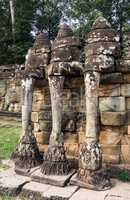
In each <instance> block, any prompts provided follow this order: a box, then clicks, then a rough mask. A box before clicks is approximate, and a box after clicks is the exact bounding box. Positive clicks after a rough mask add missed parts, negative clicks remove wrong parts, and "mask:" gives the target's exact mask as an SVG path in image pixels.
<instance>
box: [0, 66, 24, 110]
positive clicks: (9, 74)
mask: <svg viewBox="0 0 130 200" xmlns="http://www.w3.org/2000/svg"><path fill="white" fill-rule="evenodd" d="M19 68H20V66H17V65H10V66H0V111H9V112H14V113H20V112H21V78H20V77H19V76H16V75H17V74H18V69H19Z"/></svg>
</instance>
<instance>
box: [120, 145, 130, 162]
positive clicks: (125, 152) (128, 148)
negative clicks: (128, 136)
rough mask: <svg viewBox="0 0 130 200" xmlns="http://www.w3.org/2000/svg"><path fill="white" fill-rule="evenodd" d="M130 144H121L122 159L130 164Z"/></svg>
mask: <svg viewBox="0 0 130 200" xmlns="http://www.w3.org/2000/svg"><path fill="white" fill-rule="evenodd" d="M129 154H130V144H128V145H121V160H122V163H124V162H125V163H129V164H130V156H129Z"/></svg>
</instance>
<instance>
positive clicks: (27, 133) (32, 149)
mask: <svg viewBox="0 0 130 200" xmlns="http://www.w3.org/2000/svg"><path fill="white" fill-rule="evenodd" d="M34 81H35V80H34V79H33V78H32V77H27V78H25V80H23V81H22V135H21V138H20V141H19V144H18V147H17V148H16V151H15V152H14V153H13V155H12V158H13V159H14V160H15V170H16V171H17V168H25V169H28V170H29V169H30V168H32V167H35V166H37V165H38V164H40V163H41V161H42V157H41V155H40V154H39V150H38V147H37V144H36V139H35V136H34V134H33V132H32V125H31V112H32V101H33V91H34Z"/></svg>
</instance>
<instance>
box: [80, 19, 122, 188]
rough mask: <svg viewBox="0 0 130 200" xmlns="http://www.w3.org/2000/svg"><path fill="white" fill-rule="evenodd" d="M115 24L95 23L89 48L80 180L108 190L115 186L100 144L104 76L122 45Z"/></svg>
mask: <svg viewBox="0 0 130 200" xmlns="http://www.w3.org/2000/svg"><path fill="white" fill-rule="evenodd" d="M116 40H117V37H116V35H115V32H114V31H113V29H112V28H111V25H110V24H109V23H108V22H107V20H106V19H104V18H103V17H99V18H98V19H97V20H96V21H95V22H94V24H93V26H92V30H91V32H90V33H89V35H88V44H87V45H86V48H85V69H84V71H85V72H84V81H85V93H86V120H87V122H86V140H85V142H84V144H83V145H82V147H81V150H80V161H79V171H78V178H79V180H80V181H81V182H82V183H83V184H84V185H85V187H87V188H90V189H94V190H106V189H109V188H110V187H111V183H110V178H109V173H108V171H107V170H106V169H104V168H102V153H101V149H100V145H99V144H98V134H99V102H98V91H99V82H100V74H101V73H102V72H105V73H106V72H111V71H113V70H114V67H115V61H114V59H115V57H116V56H117V54H118V52H119V51H118V47H119V45H118V43H117V41H116Z"/></svg>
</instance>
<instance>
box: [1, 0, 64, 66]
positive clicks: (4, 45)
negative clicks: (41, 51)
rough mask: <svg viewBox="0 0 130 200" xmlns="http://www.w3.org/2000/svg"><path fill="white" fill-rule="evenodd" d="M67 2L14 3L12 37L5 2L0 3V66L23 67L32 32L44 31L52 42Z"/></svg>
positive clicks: (34, 0)
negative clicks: (14, 65)
mask: <svg viewBox="0 0 130 200" xmlns="http://www.w3.org/2000/svg"><path fill="white" fill-rule="evenodd" d="M66 2H67V0H14V5H15V7H14V11H15V24H14V30H15V33H14V34H13V33H12V24H11V14H10V7H9V0H1V1H0V24H1V25H0V65H2V64H13V63H17V64H21V63H24V60H25V54H26V52H27V50H28V49H29V48H30V47H31V46H32V45H33V42H34V37H33V35H32V32H33V33H34V32H36V31H37V32H38V31H42V30H46V31H48V33H49V37H50V39H54V38H55V36H56V34H57V30H58V25H59V23H60V20H61V17H62V15H63V9H64V8H65V6H66V5H67V4H66Z"/></svg>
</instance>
